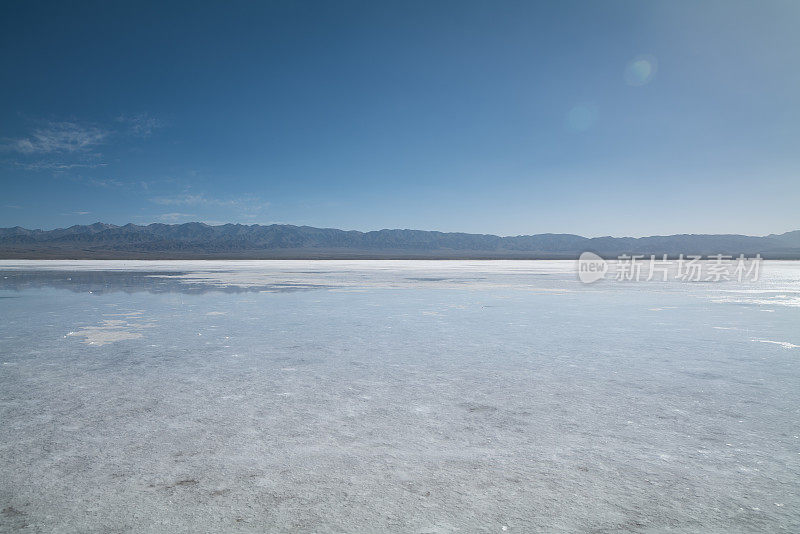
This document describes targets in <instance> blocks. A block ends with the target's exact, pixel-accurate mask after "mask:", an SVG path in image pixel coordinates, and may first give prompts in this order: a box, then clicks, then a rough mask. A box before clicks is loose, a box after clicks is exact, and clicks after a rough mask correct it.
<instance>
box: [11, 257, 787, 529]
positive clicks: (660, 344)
mask: <svg viewBox="0 0 800 534" xmlns="http://www.w3.org/2000/svg"><path fill="white" fill-rule="evenodd" d="M798 326H800V264H798V263H797V262H765V264H764V267H763V272H762V274H761V277H760V279H759V280H758V281H756V282H741V283H740V282H736V281H730V282H720V283H690V282H681V281H675V280H671V281H669V282H657V281H653V282H627V283H626V282H616V281H613V280H604V281H601V282H598V283H596V284H592V285H585V284H582V283H580V282H579V281H578V280H577V277H576V274H575V266H574V264H573V262H559V261H497V262H488V261H230V262H225V261H205V262H204V261H154V262H147V261H124V262H104V261H22V260H17V261H10V260H3V261H0V361H1V362H2V365H0V421H2V427H0V458H1V459H2V460H1V463H0V508H1V509H2V513H1V514H0V530H2V531H17V530H19V531H22V532H41V531H60V532H265V531H268V532H420V533H422V532H664V531H670V532H720V533H722V532H797V531H800V508H798V507H799V506H800V497H798V495H800V430H798V429H800V408H798V406H800V348H798V346H800V328H799V327H798Z"/></svg>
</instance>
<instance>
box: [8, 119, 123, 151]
mask: <svg viewBox="0 0 800 534" xmlns="http://www.w3.org/2000/svg"><path fill="white" fill-rule="evenodd" d="M108 136H109V132H108V131H106V130H103V129H101V128H98V127H96V126H85V125H80V124H77V123H75V122H50V123H48V124H47V125H46V126H44V127H42V128H37V129H35V130H34V131H33V133H32V134H31V135H30V136H29V137H23V138H20V139H12V140H11V141H10V142H9V143H8V144H6V145H5V147H6V148H7V149H10V150H14V151H16V152H20V153H22V154H52V153H75V152H87V151H90V150H92V149H93V148H94V147H96V146H97V145H100V144H102V143H103V142H105V140H106V139H107V138H108Z"/></svg>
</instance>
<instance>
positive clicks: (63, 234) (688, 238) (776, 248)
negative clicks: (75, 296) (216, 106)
mask: <svg viewBox="0 0 800 534" xmlns="http://www.w3.org/2000/svg"><path fill="white" fill-rule="evenodd" d="M587 250H588V251H592V252H595V253H597V254H600V255H601V256H604V257H607V258H613V257H617V256H619V255H621V254H647V255H649V254H657V255H661V254H669V255H672V256H677V255H678V254H701V255H713V254H726V255H739V254H746V255H754V254H756V253H759V254H761V255H762V256H763V257H765V258H772V259H800V230H797V231H793V232H787V233H784V234H779V235H777V234H770V235H768V236H763V237H757V236H744V235H708V234H681V235H670V236H651V237H642V238H631V237H596V238H586V237H582V236H579V235H572V234H536V235H520V236H509V237H500V236H496V235H488V234H466V233H445V232H433V231H424V230H378V231H372V232H359V231H354V230H350V231H345V230H338V229H335V228H314V227H311V226H293V225H288V224H272V225H241V224H224V225H219V226H210V225H207V224H204V223H197V222H193V223H186V224H158V223H155V224H150V225H146V226H138V225H135V224H126V225H124V226H115V225H112V224H104V223H100V222H98V223H95V224H91V225H76V226H71V227H69V228H63V229H56V230H28V229H25V228H21V227H19V226H17V227H14V228H1V229H0V258H31V259H41V258H64V259H148V258H150V259H198V258H200V259H201V258H216V259H222V258H238V259H243V258H248V259H271V258H276V259H277V258H283V259H287V258H298V259H299V258H320V259H323V258H329V259H335V258H342V259H344V258H380V259H384V258H409V259H411V258H417V259H418V258H443V259H444V258H475V259H490V258H505V259H511V258H519V259H569V258H576V257H577V256H578V255H580V253H582V252H584V251H587Z"/></svg>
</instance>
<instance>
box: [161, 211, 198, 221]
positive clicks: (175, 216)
mask: <svg viewBox="0 0 800 534" xmlns="http://www.w3.org/2000/svg"><path fill="white" fill-rule="evenodd" d="M193 217H196V215H194V214H192V213H178V212H172V213H162V214H161V215H159V216H158V217H157V219H158V220H159V221H162V222H167V223H176V222H180V221H187V220H189V219H191V218H193Z"/></svg>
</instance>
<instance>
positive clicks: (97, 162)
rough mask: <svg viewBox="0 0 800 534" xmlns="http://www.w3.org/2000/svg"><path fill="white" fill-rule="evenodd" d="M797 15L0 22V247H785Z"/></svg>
mask: <svg viewBox="0 0 800 534" xmlns="http://www.w3.org/2000/svg"><path fill="white" fill-rule="evenodd" d="M798 26H800V2H797V1H794V0H787V1H758V2H757V1H750V2H739V1H736V0H725V1H717V2H713V1H688V0H686V1H681V0H678V1H674V0H670V1H635V2H627V1H614V0H609V1H603V2H594V1H588V0H587V1H582V2H571V1H558V2H534V1H524V2H523V1H520V2H517V1H488V0H487V1H481V2H472V1H467V0H461V1H453V2H450V1H441V0H433V1H430V0H426V1H414V0H404V1H398V2H389V1H374V0H371V1H364V2H353V1H348V0H342V1H337V2H327V1H325V2H323V1H319V2H307V1H288V0H281V1H274V2H268V1H258V2H255V1H254V2H237V1H233V2H186V3H182V2H177V1H169V2H163V1H159V2H144V1H135V2H134V1H130V2H126V1H118V2H106V1H103V2H52V3H50V2H40V1H5V2H3V3H2V6H1V7H0V227H10V226H16V225H20V226H23V227H27V228H43V229H50V228H58V227H67V226H70V225H73V224H89V223H93V222H96V221H102V222H106V223H112V224H126V223H129V222H133V223H136V224H149V223H152V222H161V223H182V222H188V221H202V222H206V223H208V224H222V223H228V222H234V223H242V224H255V223H258V224H271V223H288V224H297V225H310V226H319V227H335V228H342V229H348V230H350V229H355V230H376V229H382V228H415V229H424V230H441V231H463V232H475V233H492V234H499V235H519V234H535V233H545V232H554V233H574V234H580V235H585V236H600V235H615V236H642V235H656V234H674V233H743V234H751V235H764V234H769V233H782V232H785V231H789V230H797V229H800V215H799V214H800V32H798V31H797V27H798Z"/></svg>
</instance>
